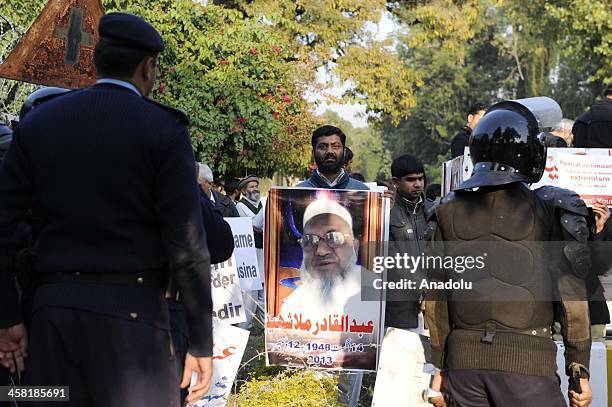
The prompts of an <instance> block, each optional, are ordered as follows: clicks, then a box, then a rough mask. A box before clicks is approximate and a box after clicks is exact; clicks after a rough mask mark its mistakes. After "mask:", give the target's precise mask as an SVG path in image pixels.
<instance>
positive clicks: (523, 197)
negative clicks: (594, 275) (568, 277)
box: [436, 183, 559, 342]
mask: <svg viewBox="0 0 612 407" xmlns="http://www.w3.org/2000/svg"><path fill="white" fill-rule="evenodd" d="M444 201H445V204H444V205H440V206H439V207H438V209H437V211H436V215H437V220H438V227H439V228H440V233H441V234H442V237H443V240H444V243H445V247H446V249H445V254H446V255H451V256H474V257H476V256H483V255H484V256H485V261H484V263H485V267H484V269H482V270H469V271H465V272H464V273H462V274H461V275H457V274H456V273H452V271H451V274H453V276H452V278H453V279H457V278H458V277H460V278H462V279H463V280H464V281H470V282H471V283H472V289H470V290H454V291H452V292H451V293H450V298H449V318H450V321H449V322H450V323H451V326H453V329H465V330H481V331H483V342H490V341H491V340H494V339H493V336H494V335H495V334H496V333H500V332H512V333H525V334H533V335H536V334H537V335H538V336H546V335H549V334H550V330H549V328H550V326H551V325H552V322H553V316H554V311H553V303H552V298H553V297H554V291H553V290H554V289H553V286H554V282H555V281H556V280H555V278H556V277H555V276H553V275H552V274H551V272H550V270H551V267H550V264H551V258H550V256H551V254H550V253H547V250H546V247H545V246H544V245H543V244H542V243H541V242H543V241H550V240H557V239H555V236H554V235H555V234H556V232H555V230H556V229H555V226H556V225H558V224H559V221H558V220H557V219H555V211H554V208H551V207H550V206H549V205H547V204H546V203H545V202H544V201H543V200H541V199H540V198H538V197H537V196H536V194H535V193H534V192H533V191H531V190H529V189H528V188H527V187H526V186H524V185H522V184H520V183H512V184H509V185H506V186H503V187H495V188H486V187H485V188H480V189H479V190H478V191H473V192H472V191H462V192H460V193H454V194H451V195H450V196H448V198H447V199H445V200H444ZM557 229H558V228H557ZM549 251H550V250H549ZM483 252H484V253H483ZM485 253H486V254H485ZM446 273H447V277H449V276H448V273H449V272H448V271H446ZM534 332H535V333H534Z"/></svg>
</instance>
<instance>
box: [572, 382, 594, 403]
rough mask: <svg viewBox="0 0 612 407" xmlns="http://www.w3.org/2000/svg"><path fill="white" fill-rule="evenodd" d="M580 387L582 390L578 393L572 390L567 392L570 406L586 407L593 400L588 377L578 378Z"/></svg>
mask: <svg viewBox="0 0 612 407" xmlns="http://www.w3.org/2000/svg"><path fill="white" fill-rule="evenodd" d="M580 389H581V390H582V393H580V394H578V393H576V392H574V391H573V390H571V391H570V392H569V395H568V397H569V400H570V406H571V407H587V406H589V405H590V404H591V401H593V392H592V391H591V385H590V384H589V379H580Z"/></svg>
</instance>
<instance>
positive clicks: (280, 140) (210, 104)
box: [2, 0, 316, 177]
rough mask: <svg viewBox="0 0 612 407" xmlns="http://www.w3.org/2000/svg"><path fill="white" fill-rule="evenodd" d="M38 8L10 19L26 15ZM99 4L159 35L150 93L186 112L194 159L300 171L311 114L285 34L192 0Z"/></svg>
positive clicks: (234, 167)
mask: <svg viewBox="0 0 612 407" xmlns="http://www.w3.org/2000/svg"><path fill="white" fill-rule="evenodd" d="M39 6H40V4H32V6H31V7H32V8H31V10H30V12H28V13H22V14H20V15H18V16H16V17H17V18H16V20H17V21H19V22H24V21H26V20H27V19H29V18H33V16H35V15H36V13H37V12H38V11H39ZM104 6H105V9H106V11H107V12H110V11H124V12H131V13H134V14H137V15H140V16H142V17H144V18H145V20H147V21H149V22H150V23H152V24H153V25H154V26H155V27H156V28H157V29H158V30H159V31H160V33H161V34H162V36H163V37H164V39H165V42H166V49H165V50H164V52H163V53H162V54H161V60H160V71H161V76H160V77H159V78H158V83H157V85H158V86H157V87H156V89H155V90H154V93H153V95H152V97H153V98H154V99H156V100H159V101H161V102H163V103H167V104H169V105H171V106H175V107H178V108H180V109H182V110H184V111H185V112H186V113H187V115H188V116H189V117H190V119H191V127H190V133H191V136H192V141H193V146H194V150H195V152H196V156H197V158H198V159H199V160H202V161H205V162H207V163H209V164H210V165H211V167H212V168H213V169H214V171H215V172H216V173H217V175H221V176H225V177H233V176H243V175H245V174H246V173H247V172H257V173H259V174H260V175H262V176H271V175H272V174H273V173H275V172H280V173H284V174H293V173H299V172H301V170H302V168H303V167H304V166H305V165H306V164H307V162H308V152H309V145H308V141H309V135H310V132H311V131H312V128H313V127H314V125H315V120H316V119H315V117H314V115H313V114H312V113H311V110H310V108H309V106H308V103H307V102H306V101H305V100H304V98H303V97H302V95H303V94H304V92H305V87H306V86H307V85H308V83H309V82H308V81H307V78H304V75H303V71H304V70H305V69H306V68H305V67H304V64H303V63H302V62H301V61H298V60H295V61H292V60H291V58H292V55H293V51H292V44H289V43H287V42H286V39H285V37H283V36H282V35H279V33H278V32H277V31H276V30H275V29H274V28H273V27H271V26H270V25H268V24H265V23H264V22H261V21H257V20H254V19H246V18H244V17H243V15H242V14H241V13H239V12H238V11H236V10H231V9H226V8H223V7H220V6H215V5H207V6H206V7H205V6H202V5H200V4H198V3H194V2H193V1H191V0H153V1H149V0H105V1H104ZM28 8H29V6H28V7H24V9H28ZM7 11H10V10H7ZM2 12H3V13H4V11H2ZM279 152H282V154H279Z"/></svg>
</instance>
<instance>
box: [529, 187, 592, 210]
mask: <svg viewBox="0 0 612 407" xmlns="http://www.w3.org/2000/svg"><path fill="white" fill-rule="evenodd" d="M534 192H535V194H536V196H537V197H538V198H540V199H541V200H543V201H545V202H546V203H547V204H548V205H550V206H552V207H556V208H562V209H564V210H566V211H567V212H571V213H574V214H577V215H582V216H589V210H588V209H587V206H586V204H585V203H584V201H583V200H582V199H581V198H580V196H579V195H578V194H577V193H575V192H574V191H570V190H569V189H563V188H559V187H553V186H548V185H547V186H543V187H540V188H538V189H536V190H535V191H534Z"/></svg>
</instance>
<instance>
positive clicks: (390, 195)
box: [382, 189, 395, 208]
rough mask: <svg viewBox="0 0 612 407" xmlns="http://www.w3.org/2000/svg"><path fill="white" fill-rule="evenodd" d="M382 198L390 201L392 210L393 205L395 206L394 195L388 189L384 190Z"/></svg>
mask: <svg viewBox="0 0 612 407" xmlns="http://www.w3.org/2000/svg"><path fill="white" fill-rule="evenodd" d="M382 197H383V198H389V200H390V201H391V208H393V205H395V194H394V193H393V191H391V190H390V189H386V190H385V191H384V192H383V193H382Z"/></svg>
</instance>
